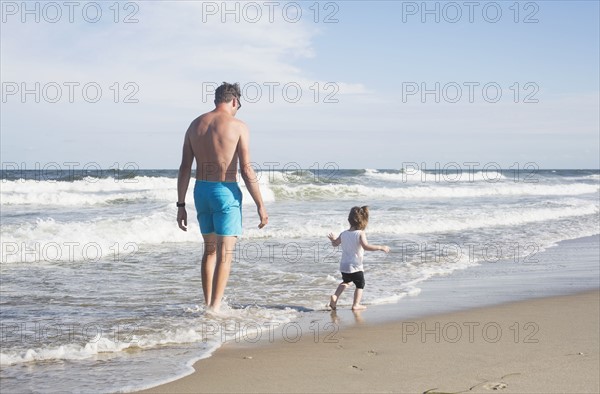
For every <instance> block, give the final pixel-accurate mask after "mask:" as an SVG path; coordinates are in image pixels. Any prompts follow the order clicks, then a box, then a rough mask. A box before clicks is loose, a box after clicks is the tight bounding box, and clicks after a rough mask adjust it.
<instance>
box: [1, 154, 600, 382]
mask: <svg viewBox="0 0 600 394" xmlns="http://www.w3.org/2000/svg"><path fill="white" fill-rule="evenodd" d="M92 170H93V171H92ZM92 170H89V171H77V170H63V169H56V170H53V169H52V168H46V169H32V170H20V169H13V170H4V171H2V181H1V183H0V187H1V192H0V204H1V205H0V207H1V215H0V218H1V230H0V236H1V246H2V256H1V258H2V260H1V264H0V273H1V286H0V321H1V327H0V328H1V338H0V341H1V353H0V367H1V371H0V379H1V384H2V391H3V392H11V393H12V392H56V391H61V392H64V391H72V392H99V391H100V392H116V391H131V390H135V389H140V388H145V387H150V386H154V385H156V384H158V383H161V382H166V381H169V380H172V379H175V378H177V377H180V376H182V375H185V374H187V373H189V372H190V365H191V364H192V363H193V362H194V361H196V360H198V359H201V358H205V357H210V355H211V354H212V353H213V352H214V351H215V350H216V349H218V348H219V347H220V346H221V345H222V343H223V341H227V340H232V339H233V340H235V339H236V338H240V337H244V338H246V340H247V341H249V342H252V341H254V340H258V335H257V333H260V332H264V331H265V328H269V329H270V328H271V327H281V326H284V325H286V324H293V323H294V322H296V321H298V319H300V318H302V316H305V315H306V314H309V313H311V312H313V311H316V310H322V309H323V308H324V306H325V304H326V303H327V301H328V297H329V295H330V294H331V293H332V292H333V291H334V290H335V288H336V286H337V284H338V283H339V281H340V275H339V271H338V268H339V258H340V254H341V252H340V251H339V250H338V249H337V248H334V247H332V246H331V244H330V242H329V241H328V240H327V234H329V233H330V232H332V233H334V234H336V235H337V234H339V233H340V232H341V231H343V230H345V229H347V228H348V222H347V216H348V213H349V211H350V208H352V207H353V206H355V205H360V206H362V205H368V206H369V210H370V221H369V225H368V227H367V229H366V233H367V238H368V240H369V242H370V243H373V244H385V245H388V246H389V247H390V248H391V252H390V253H389V254H385V253H382V252H366V253H365V260H364V265H365V277H366V283H367V285H366V287H365V292H364V297H363V302H364V304H366V305H367V306H372V305H383V304H398V306H399V307H401V306H402V302H403V300H405V299H406V297H409V298H411V299H414V298H415V297H419V293H420V292H421V286H423V285H424V284H426V283H428V281H431V280H439V279H440V278H444V280H445V281H447V282H448V283H452V280H453V277H457V276H458V275H459V273H460V272H465V270H467V271H468V270H469V269H471V268H474V267H478V266H482V265H487V266H488V267H489V270H491V274H492V275H493V273H494V272H496V271H497V272H502V270H503V267H506V266H507V264H512V265H515V264H517V265H522V266H535V265H536V264H538V263H539V260H538V258H539V255H540V253H542V252H543V251H545V250H548V249H549V248H552V247H554V246H555V245H556V244H557V243H558V242H561V241H564V240H570V239H577V238H582V237H587V236H592V235H597V234H599V233H600V230H599V229H600V219H599V204H600V203H599V201H600V171H599V170H538V169H535V170H528V171H524V170H523V169H521V170H516V169H506V170H499V169H493V170H489V169H488V170H472V169H470V170H464V169H462V170H461V169H454V170H452V169H450V170H445V169H438V170H429V171H427V170H423V171H419V170H418V169H415V168H407V169H406V170H381V169H358V170H342V169H338V168H336V167H335V166H331V167H326V168H324V169H313V170H301V169H298V168H295V167H293V168H291V169H289V170H269V171H266V170H264V171H260V172H258V179H257V181H258V182H259V183H260V187H261V191H262V194H263V198H264V200H265V202H266V206H267V210H268V213H269V224H268V226H267V227H265V228H264V229H261V230H259V229H258V228H257V225H258V223H259V220H258V215H257V214H256V209H255V206H254V204H253V202H252V199H251V198H250V196H249V194H248V193H247V191H246V189H245V187H244V186H243V182H240V186H241V188H242V191H243V192H244V202H243V207H244V222H243V227H244V234H243V236H242V237H240V239H239V241H238V243H237V247H236V251H235V255H234V263H233V266H232V272H231V276H230V279H229V284H228V287H227V289H226V291H225V299H224V301H225V305H224V307H223V309H224V310H223V316H208V315H206V314H204V306H203V296H202V286H201V281H200V259H201V256H202V242H201V235H200V231H199V228H198V223H197V220H196V214H195V209H194V204H193V196H192V191H193V181H192V183H191V184H190V188H189V190H188V195H187V199H186V202H187V211H188V221H189V228H188V231H187V232H183V231H181V230H179V229H178V227H177V223H176V212H177V209H176V207H175V201H176V198H177V190H176V184H177V171H176V170H138V169H133V170H130V171H118V170H98V169H96V168H92ZM566 269H567V268H565V270H566ZM494 270H496V271H494ZM538 271H539V273H538ZM538 271H536V275H538V274H539V278H540V281H542V280H543V278H544V269H543V267H541V268H540V269H539V270H538ZM552 275H556V272H555V270H553V272H552ZM570 275H573V274H572V273H571V274H570ZM577 275H579V276H583V277H584V276H585V275H586V273H585V272H582V273H578V274H577ZM596 275H597V273H596ZM477 291H479V292H482V291H483V290H477ZM481 295H482V294H472V298H473V299H474V300H476V299H477V297H478V296H481ZM445 296H446V297H452V294H451V293H448V294H445ZM351 299H352V297H351V294H350V292H347V293H345V294H344V295H343V296H342V298H341V299H340V302H339V304H338V306H339V307H340V308H342V309H344V308H346V309H347V308H349V307H350V305H351ZM441 301H443V300H441Z"/></svg>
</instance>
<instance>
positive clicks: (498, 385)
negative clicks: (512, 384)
mask: <svg viewBox="0 0 600 394" xmlns="http://www.w3.org/2000/svg"><path fill="white" fill-rule="evenodd" d="M506 387H508V386H507V384H506V383H504V382H490V383H486V384H484V385H483V388H484V389H487V390H502V389H505V388H506Z"/></svg>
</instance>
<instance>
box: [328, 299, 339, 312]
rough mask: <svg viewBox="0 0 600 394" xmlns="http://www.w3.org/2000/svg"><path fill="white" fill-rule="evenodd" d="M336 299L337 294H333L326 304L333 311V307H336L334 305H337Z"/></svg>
mask: <svg viewBox="0 0 600 394" xmlns="http://www.w3.org/2000/svg"><path fill="white" fill-rule="evenodd" d="M337 300H338V298H337V296H335V295H332V296H331V297H330V298H329V304H328V305H327V306H328V307H330V308H331V310H333V311H335V308H336V306H337Z"/></svg>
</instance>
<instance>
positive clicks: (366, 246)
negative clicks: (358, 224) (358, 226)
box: [360, 231, 390, 253]
mask: <svg viewBox="0 0 600 394" xmlns="http://www.w3.org/2000/svg"><path fill="white" fill-rule="evenodd" d="M360 246H362V247H363V249H364V250H368V251H370V252H376V251H378V250H383V251H384V252H385V253H389V251H390V248H389V247H387V246H385V245H369V242H367V235H366V234H365V232H364V231H363V232H361V233H360Z"/></svg>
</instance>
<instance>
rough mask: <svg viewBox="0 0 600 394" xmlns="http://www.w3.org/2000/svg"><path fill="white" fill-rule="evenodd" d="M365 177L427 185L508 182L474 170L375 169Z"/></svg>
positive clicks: (502, 177) (485, 172)
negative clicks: (396, 170) (434, 171)
mask: <svg viewBox="0 0 600 394" xmlns="http://www.w3.org/2000/svg"><path fill="white" fill-rule="evenodd" d="M365 175H366V176H367V177H370V178H375V179H382V180H386V181H391V182H401V183H407V182H410V183H415V182H420V183H425V184H435V183H461V182H462V183H464V182H488V183H496V182H498V181H501V180H506V179H507V178H506V176H504V175H503V174H502V173H500V172H499V171H495V170H489V171H473V170H466V169H465V170H464V171H456V172H454V173H453V172H443V171H442V172H437V173H433V172H426V171H421V170H418V169H414V170H411V169H409V170H406V171H398V172H383V171H380V170H374V169H366V170H365Z"/></svg>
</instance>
